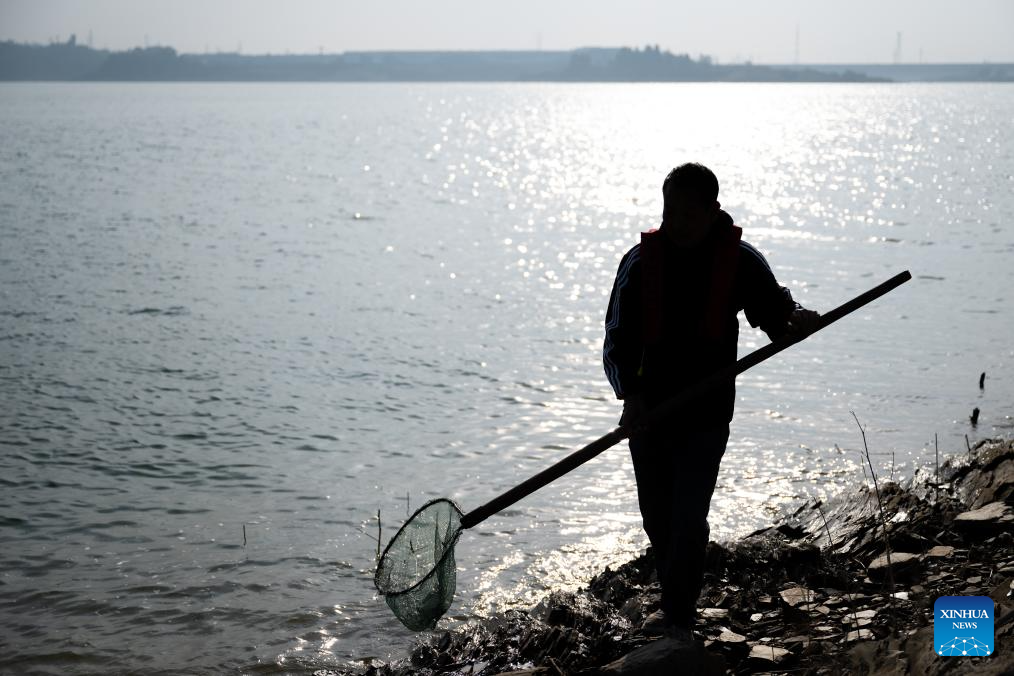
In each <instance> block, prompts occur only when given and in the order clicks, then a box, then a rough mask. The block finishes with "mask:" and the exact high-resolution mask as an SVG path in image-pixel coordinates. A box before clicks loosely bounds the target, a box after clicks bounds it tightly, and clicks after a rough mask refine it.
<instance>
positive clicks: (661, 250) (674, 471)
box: [603, 164, 819, 639]
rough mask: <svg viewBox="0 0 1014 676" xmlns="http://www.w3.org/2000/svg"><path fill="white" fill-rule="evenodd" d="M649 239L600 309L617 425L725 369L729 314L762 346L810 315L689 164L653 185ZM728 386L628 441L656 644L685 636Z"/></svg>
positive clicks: (732, 339) (731, 338)
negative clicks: (654, 601) (656, 211)
mask: <svg viewBox="0 0 1014 676" xmlns="http://www.w3.org/2000/svg"><path fill="white" fill-rule="evenodd" d="M662 194H663V197H664V208H663V211H662V224H661V226H660V227H659V229H658V230H657V231H652V232H647V233H642V235H641V242H640V244H637V245H635V246H634V247H633V248H632V249H630V251H628V252H627V254H626V255H625V256H624V257H623V259H622V260H621V261H620V267H619V270H618V271H617V273H616V280H615V282H614V284H613V291H612V295H611V296H610V298H609V307H608V309H607V310H606V337H605V345H604V349H603V362H604V365H605V371H606V376H607V377H608V378H609V382H610V384H611V385H612V387H613V390H614V391H615V392H616V396H617V398H619V399H622V400H623V416H622V417H621V418H620V424H621V425H629V424H634V423H636V420H637V418H638V417H639V416H640V415H641V414H642V413H643V412H644V411H646V410H650V409H651V408H653V407H654V406H656V405H657V404H659V403H661V402H662V401H664V400H665V399H667V398H668V397H670V396H672V395H674V394H676V393H677V392H679V391H680V390H681V389H683V388H684V387H686V386H688V385H691V384H693V383H694V382H696V381H698V380H700V379H702V378H704V377H705V376H708V375H710V374H711V373H713V372H715V371H717V370H718V369H720V368H722V367H723V366H726V365H728V364H731V363H733V362H735V361H736V342H737V338H738V335H739V321H738V319H737V318H736V315H737V313H738V312H739V311H740V310H745V313H746V318H747V320H748V321H749V322H750V325H751V326H754V327H757V326H759V327H760V328H761V329H762V330H763V331H765V332H766V333H767V334H768V336H769V337H771V338H772V339H776V338H779V337H780V336H782V335H784V334H786V333H788V332H792V333H800V334H802V333H807V332H809V331H811V330H813V329H814V328H815V327H816V322H817V320H818V319H819V315H818V314H817V313H816V312H813V311H810V310H805V309H803V308H802V307H801V306H800V305H799V304H797V303H796V302H795V301H793V299H792V295H791V294H790V293H789V291H788V289H786V288H784V287H781V286H779V285H778V282H776V281H775V277H774V275H773V274H772V272H771V268H770V266H769V265H768V263H767V261H766V260H764V257H763V256H762V255H761V254H760V252H759V251H757V249H755V248H754V247H752V246H751V245H749V244H747V243H746V242H744V241H742V240H741V238H740V236H741V232H742V231H741V230H740V229H739V228H738V227H736V226H735V225H733V222H732V218H730V217H729V215H728V214H727V213H725V212H724V211H722V209H721V205H720V204H719V203H718V179H717V178H715V175H714V174H713V173H712V172H711V170H710V169H708V168H707V167H704V166H702V165H700V164H684V165H681V166H679V167H677V168H675V169H673V170H672V171H671V172H670V173H669V175H668V176H667V177H666V179H665V182H664V183H663V184H662ZM734 401H735V383H734V382H732V381H730V382H729V383H728V384H727V385H724V386H722V387H719V388H716V389H714V390H712V391H710V392H709V393H707V394H705V395H702V396H700V397H698V398H697V399H695V400H694V401H692V402H690V403H689V404H687V405H686V406H684V407H683V408H682V409H681V410H679V411H678V412H677V413H675V414H674V415H673V416H672V417H671V418H669V419H668V420H667V421H666V422H665V423H664V424H659V425H655V426H653V427H651V428H649V429H647V430H642V431H640V432H639V433H637V434H635V435H633V436H632V437H631V438H630V454H631V457H632V458H633V462H634V474H635V476H636V477H637V497H638V503H639V505H640V509H641V516H642V518H643V520H644V530H645V532H646V533H647V534H648V539H649V540H650V541H651V545H652V550H653V551H654V556H655V567H656V570H657V572H658V580H659V583H660V584H661V587H662V610H663V612H664V616H665V633H666V635H669V636H672V637H675V638H680V639H690V638H692V636H693V634H692V628H693V624H694V621H695V619H696V614H697V608H696V605H697V598H698V596H699V595H700V592H701V586H702V584H703V580H704V554H705V548H706V547H707V544H708V535H709V533H710V530H709V527H708V521H707V517H708V509H709V506H710V503H711V494H712V492H713V491H714V489H715V482H716V480H717V478H718V467H719V464H720V463H721V460H722V455H723V454H724V453H725V444H726V442H727V441H728V439H729V422H730V421H731V420H732V412H733V403H734Z"/></svg>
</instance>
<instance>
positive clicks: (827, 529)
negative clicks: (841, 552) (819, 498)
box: [817, 502, 834, 550]
mask: <svg viewBox="0 0 1014 676" xmlns="http://www.w3.org/2000/svg"><path fill="white" fill-rule="evenodd" d="M817 512H819V513H820V518H821V519H823V520H824V532H826V533H827V548H828V549H829V550H830V549H831V548H833V547H834V540H832V539H831V528H830V526H828V525H827V517H826V516H824V510H823V509H821V508H820V503H819V502H818V503H817Z"/></svg>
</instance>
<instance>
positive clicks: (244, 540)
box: [243, 524, 246, 547]
mask: <svg viewBox="0 0 1014 676" xmlns="http://www.w3.org/2000/svg"><path fill="white" fill-rule="evenodd" d="M243 546H244V547H246V524H243Z"/></svg>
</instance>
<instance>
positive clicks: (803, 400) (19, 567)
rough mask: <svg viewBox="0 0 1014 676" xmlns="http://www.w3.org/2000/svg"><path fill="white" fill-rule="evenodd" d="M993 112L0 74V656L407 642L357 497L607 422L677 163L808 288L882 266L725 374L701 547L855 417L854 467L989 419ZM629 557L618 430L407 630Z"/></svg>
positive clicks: (273, 651) (998, 401) (85, 659)
mask: <svg viewBox="0 0 1014 676" xmlns="http://www.w3.org/2000/svg"><path fill="white" fill-rule="evenodd" d="M1012 120H1014V85H916V84H912V85H909V84H904V85H770V84H766V85H749V84H665V85H656V84H648V85H641V84H638V85H625V84H606V85H585V84H579V85H557V84H492V85H474V84H321V85H310V84H294V85H289V84H250V85H247V84H227V85H220V84H5V85H0V400H2V401H3V406H2V409H0V485H2V486H3V490H2V493H0V671H4V672H10V673H25V672H36V673H61V674H73V673H117V672H119V673H125V672H136V671H141V672H144V673H148V674H170V673H208V674H211V673H224V672H231V673H237V672H242V673H310V672H312V671H313V670H314V669H319V668H326V667H328V666H335V665H341V664H346V663H348V662H349V661H350V660H362V659H367V658H380V659H390V658H397V657H402V656H404V655H405V654H406V651H407V650H408V649H409V647H410V646H411V644H412V640H413V635H412V634H410V633H409V632H407V631H406V630H404V629H403V628H402V627H401V625H400V624H398V622H397V621H396V620H395V619H394V617H393V616H392V615H391V614H390V612H389V611H388V609H387V607H386V605H385V604H384V603H383V600H382V599H379V598H378V597H377V596H376V595H375V592H374V590H373V586H372V573H373V567H374V564H375V555H376V542H375V541H374V539H373V538H374V536H375V535H376V530H377V525H378V524H377V512H378V510H379V511H380V517H381V518H380V522H381V524H382V527H383V532H382V536H381V537H382V540H383V541H384V542H386V540H387V539H388V537H389V536H390V535H391V534H393V532H394V530H395V529H396V528H397V527H398V526H400V525H401V523H402V522H403V521H404V518H405V516H406V513H407V509H409V508H413V509H414V508H415V507H417V506H419V505H421V504H422V503H423V502H424V501H426V500H428V499H430V498H433V497H438V496H447V497H451V498H453V499H454V500H456V501H457V502H458V503H459V504H460V505H461V506H462V507H463V508H464V509H465V510H466V511H467V510H469V509H471V508H474V507H477V506H479V505H480V504H482V503H484V502H486V501H487V500H489V499H490V498H492V497H494V496H495V495H497V494H499V493H500V492H502V491H503V490H505V489H507V488H509V487H511V486H513V485H514V484H516V483H518V482H519V481H521V480H523V479H525V478H527V477H528V476H529V475H531V474H534V473H535V472H537V471H539V470H541V469H542V468H544V467H546V466H548V465H549V464H551V463H552V462H554V461H555V460H557V459H558V458H560V457H562V456H563V455H565V454H566V453H567V452H569V451H570V450H572V449H574V448H577V447H579V446H581V445H583V444H584V443H586V442H587V441H590V440H592V439H594V438H596V437H598V436H600V435H602V434H604V433H605V432H607V431H609V430H610V429H611V428H612V426H613V425H614V424H615V421H616V419H617V416H618V414H619V406H618V404H617V402H616V401H614V400H613V397H612V393H611V390H610V389H609V387H608V385H607V383H606V380H605V377H604V375H603V373H602V367H601V358H600V353H601V340H602V334H603V329H602V323H603V316H604V314H605V308H606V302H607V299H608V293H609V290H610V286H611V284H612V280H613V276H614V273H615V270H616V266H617V263H618V261H619V257H620V256H621V255H622V254H623V253H624V252H625V251H626V250H627V249H628V248H629V247H630V246H631V245H632V244H633V243H634V242H636V241H637V237H638V235H637V233H638V232H639V231H640V230H643V229H646V228H649V227H654V226H656V225H657V221H658V218H659V214H660V212H661V191H660V186H661V181H662V178H663V177H664V176H665V174H666V173H667V172H668V170H669V169H670V168H671V167H672V166H674V165H675V164H678V163H681V162H683V161H688V160H698V161H702V162H704V163H706V164H708V165H709V166H711V167H712V168H713V169H714V170H715V171H716V173H717V174H718V176H719V179H720V181H721V184H722V192H721V195H720V200H721V201H722V204H723V207H724V208H726V209H727V210H728V211H729V212H730V213H731V214H732V215H733V216H734V218H735V219H736V220H737V222H738V223H739V224H740V225H742V226H743V227H744V233H745V234H744V237H745V238H746V239H747V240H748V241H750V242H752V243H753V244H755V245H756V246H757V247H758V248H760V249H761V250H762V251H763V252H764V253H765V254H766V255H767V257H768V260H769V261H770V263H771V264H772V266H773V268H774V270H775V272H776V275H777V276H778V278H779V280H780V281H781V282H782V283H783V284H785V285H787V286H789V287H790V288H791V289H792V290H793V292H794V294H795V296H796V298H797V299H798V300H800V301H801V302H802V303H803V304H804V305H806V306H808V307H811V308H814V309H818V310H828V309H830V308H832V307H835V306H837V305H838V304H840V303H842V302H844V301H845V300H848V299H849V298H851V297H853V296H855V295H857V294H858V293H859V292H861V291H863V290H865V289H867V288H869V287H872V286H874V285H875V284H878V283H879V282H881V281H883V280H885V279H887V278H889V277H891V276H892V275H894V274H895V273H897V272H900V271H902V270H905V269H909V270H911V272H912V274H913V276H914V279H913V280H912V281H911V282H909V283H908V284H906V285H904V286H902V287H901V288H900V289H898V290H896V291H895V292H893V293H891V294H889V295H888V296H886V297H884V298H883V299H881V300H879V301H877V302H875V303H874V304H872V305H870V306H867V307H866V308H864V309H863V310H861V311H859V312H857V313H856V314H854V315H852V316H850V317H849V318H847V319H846V320H843V321H842V322H840V323H839V324H837V325H835V327H834V328H833V329H830V330H828V331H826V332H823V333H821V334H819V335H817V336H814V337H813V338H812V339H810V340H808V341H806V342H805V343H804V344H801V345H799V346H796V347H794V348H792V349H791V350H790V351H787V352H785V353H783V354H782V355H780V356H778V357H777V358H775V359H773V360H771V361H769V362H766V363H765V364H763V365H761V366H759V367H758V368H756V369H754V370H753V371H750V372H748V373H746V374H744V375H743V376H741V377H740V379H739V389H738V399H739V401H738V408H737V416H736V419H735V421H734V423H733V427H732V435H731V438H730V442H729V448H728V452H727V453H726V456H725V461H724V463H723V468H722V474H721V476H720V479H719V487H718V490H717V492H716V494H715V499H714V502H713V508H712V537H714V538H715V539H726V538H730V537H734V536H737V535H741V534H743V533H746V532H749V531H751V530H753V529H755V528H757V527H760V526H763V525H765V524H766V523H767V522H769V520H770V519H771V518H772V517H773V516H774V515H775V514H777V513H778V512H779V511H780V510H782V509H785V508H787V507H791V506H793V505H798V504H799V503H801V502H802V501H804V500H806V499H808V498H812V497H826V496H827V495H830V494H833V493H835V492H837V491H839V490H842V489H844V488H847V487H849V486H854V485H857V484H860V483H862V481H863V472H862V470H861V468H860V465H859V456H858V449H859V448H861V445H862V442H861V438H860V434H859V430H858V429H857V427H856V425H855V422H854V421H853V419H852V417H851V415H850V413H849V411H850V410H854V411H855V412H856V414H857V415H858V417H859V419H860V420H861V421H862V422H863V424H864V425H865V426H866V433H867V437H868V440H869V442H870V447H871V449H870V450H871V452H872V453H873V456H874V462H875V463H876V465H877V470H878V474H879V475H880V476H881V477H888V476H890V475H891V473H892V472H893V473H894V475H895V476H896V477H898V478H900V477H904V476H910V475H911V474H912V472H913V471H914V469H915V468H917V467H925V466H928V465H932V463H933V457H934V450H933V448H934V447H933V444H934V442H933V439H934V434H939V445H940V449H941V453H942V455H945V456H947V455H954V454H958V453H962V452H964V449H965V438H966V435H967V438H968V439H969V441H970V442H971V443H974V442H975V441H976V440H977V439H979V438H983V437H987V436H992V435H999V434H1003V435H1010V434H1011V432H1012V417H1011V416H1012V415H1014V378H1012V375H1014V374H1012V369H1014V320H1012V315H1011V311H1012V309H1014V307H1012V302H1011V289H1014V265H1012V260H1014V257H1012V254H1014V227H1012V225H1011V223H1010V220H1011V218H1012V216H1014V132H1012V130H1014V125H1012V124H1011V121H1012ZM741 323H742V325H743V328H744V330H743V332H742V335H741V349H740V353H741V354H745V353H746V352H747V351H749V350H751V349H753V348H756V347H759V346H761V345H763V344H764V343H765V342H766V339H765V337H764V336H763V335H761V334H759V333H758V332H756V331H755V330H753V329H750V328H749V327H748V325H747V324H746V323H745V321H743V322H741ZM980 372H985V373H986V381H985V388H984V389H983V390H981V391H980V389H979V386H978V379H979V374H980ZM973 407H978V408H980V409H981V417H980V420H979V424H978V426H977V427H973V426H971V424H970V423H969V421H968V416H969V414H970V413H971V411H972V408H973ZM644 545H645V538H644V536H643V534H642V533H641V531H640V519H639V515H638V512H637V504H636V497H635V492H634V484H633V471H632V468H631V466H630V461H629V457H628V455H627V451H626V448H625V447H623V448H620V447H617V448H614V449H612V450H611V451H609V452H606V453H605V454H603V455H602V456H600V457H599V458H597V459H595V460H594V461H592V462H591V463H589V464H588V465H586V466H584V467H581V468H579V469H578V470H576V471H574V472H573V473H572V474H570V475H568V476H566V477H564V478H563V479H561V480H559V481H557V482H556V483H554V484H552V485H550V486H549V487H547V488H544V489H542V490H541V491H540V492H538V493H536V494H534V495H532V496H531V497H529V498H527V499H526V500H524V501H523V502H522V503H520V504H518V505H516V506H515V507H513V508H511V509H509V510H507V511H506V512H504V513H501V514H499V515H496V516H494V517H492V518H490V519H489V520H488V521H486V522H484V523H482V524H480V525H479V526H477V527H476V528H475V529H472V530H470V531H467V532H466V533H465V534H464V535H463V536H462V539H461V541H460V544H459V545H458V548H457V554H458V559H457V560H458V566H459V572H458V594H457V597H456V600H455V605H454V606H453V607H452V609H451V612H450V613H449V616H448V619H446V620H444V621H442V624H441V626H453V625H454V624H455V623H457V622H461V621H467V620H468V619H470V618H474V617H478V616H484V615H490V614H494V613H497V612H500V611H502V610H503V609H504V608H508V607H511V606H517V605H522V606H523V605H528V604H531V603H532V602H534V601H536V600H537V599H538V598H540V597H541V596H542V595H544V594H545V593H546V591H547V590H548V589H550V588H555V587H563V588H573V587H576V586H579V585H581V584H583V583H584V582H585V581H587V579H588V578H589V577H590V576H591V575H592V574H593V573H594V572H595V571H597V570H599V569H600V568H601V567H602V566H604V565H605V564H607V563H611V562H620V561H623V560H625V559H627V558H628V557H630V556H631V555H633V554H635V553H637V552H638V551H639V550H640V549H641V548H642V547H643V546H644Z"/></svg>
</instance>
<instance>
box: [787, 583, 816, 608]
mask: <svg viewBox="0 0 1014 676" xmlns="http://www.w3.org/2000/svg"><path fill="white" fill-rule="evenodd" d="M778 594H779V596H781V597H782V600H783V601H785V603H786V604H788V605H789V606H792V607H793V608H795V607H796V606H798V605H800V604H802V603H813V602H814V601H815V600H816V598H817V592H815V591H813V590H812V589H807V588H806V587H790V588H788V589H783V590H782V591H780V592H778Z"/></svg>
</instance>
